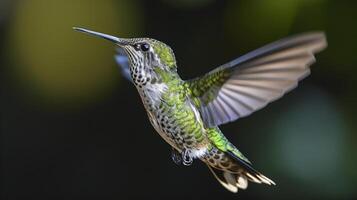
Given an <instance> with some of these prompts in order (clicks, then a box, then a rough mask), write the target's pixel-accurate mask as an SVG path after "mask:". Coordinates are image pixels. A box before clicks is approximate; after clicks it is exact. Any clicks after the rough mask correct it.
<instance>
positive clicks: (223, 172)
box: [205, 150, 275, 193]
mask: <svg viewBox="0 0 357 200" xmlns="http://www.w3.org/2000/svg"><path fill="white" fill-rule="evenodd" d="M222 153H223V154H222ZM217 155H219V159H217V158H218V156H217ZM222 155H223V156H222ZM215 158H216V159H215ZM205 162H206V164H207V166H208V168H209V169H210V171H211V172H212V173H213V175H214V176H215V178H216V179H217V180H218V182H219V183H221V184H222V185H223V186H224V187H225V188H226V189H228V190H229V191H231V192H234V193H236V192H238V188H240V189H246V188H247V187H248V181H251V182H255V183H264V184H267V185H275V183H274V181H272V180H270V179H269V178H268V177H266V176H264V175H263V174H261V173H260V172H258V171H257V170H255V169H254V168H253V167H252V166H251V165H250V164H249V163H247V162H246V161H244V160H242V159H240V158H239V157H237V156H235V155H234V154H233V153H231V152H222V151H219V150H218V152H217V153H216V154H213V155H210V156H209V157H207V158H206V159H205Z"/></svg>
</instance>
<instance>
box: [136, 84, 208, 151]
mask: <svg viewBox="0 0 357 200" xmlns="http://www.w3.org/2000/svg"><path fill="white" fill-rule="evenodd" d="M175 89H176V90H177V88H174V86H173V85H172V84H165V83H154V84H151V83H148V84H146V85H145V87H142V88H139V93H140V96H141V98H142V101H143V104H144V106H145V108H146V110H147V113H148V116H149V119H150V122H151V124H152V125H153V126H154V128H155V130H156V131H157V132H158V133H159V135H160V136H161V137H162V138H163V139H164V140H165V141H166V142H168V143H169V144H170V145H171V146H172V147H174V148H175V149H176V150H177V151H179V152H182V151H184V150H187V151H188V152H189V156H191V157H193V158H196V157H201V156H203V155H204V154H206V153H207V149H208V146H209V141H208V140H207V137H206V136H205V129H204V127H203V124H202V121H201V119H200V116H199V114H198V111H197V110H195V109H196V108H195V107H194V106H192V104H191V102H190V101H189V99H188V98H186V97H185V94H180V93H177V92H173V91H172V90H175ZM182 92H184V91H183V90H182Z"/></svg>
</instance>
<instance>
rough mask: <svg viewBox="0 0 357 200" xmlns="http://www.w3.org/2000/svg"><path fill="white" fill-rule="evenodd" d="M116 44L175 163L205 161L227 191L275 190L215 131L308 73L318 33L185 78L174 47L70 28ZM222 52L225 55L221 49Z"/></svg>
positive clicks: (321, 37) (322, 41)
mask: <svg viewBox="0 0 357 200" xmlns="http://www.w3.org/2000/svg"><path fill="white" fill-rule="evenodd" d="M73 29H74V30H76V31H80V32H83V33H86V34H89V35H93V36H97V37H100V38H104V39H106V40H109V41H111V42H113V43H114V44H115V45H116V46H117V49H118V54H117V55H116V56H115V59H116V61H117V63H118V64H119V66H120V68H121V71H122V74H123V75H124V77H126V78H127V79H128V80H129V81H131V82H132V83H133V84H134V85H135V87H136V89H137V91H138V93H139V95H140V97H141V100H142V102H143V104H144V107H145V110H146V112H147V115H148V118H149V120H150V122H151V124H152V126H153V127H154V129H155V130H156V131H157V133H158V134H159V135H160V136H161V137H162V138H163V139H164V140H165V141H166V142H167V143H168V144H169V145H170V146H171V148H172V153H171V157H172V159H173V161H174V162H175V163H177V164H183V165H187V166H188V165H191V164H192V162H193V160H194V159H200V160H201V161H203V162H204V163H205V164H206V165H207V166H208V168H209V170H210V171H211V172H212V173H213V175H214V177H215V178H216V179H217V180H218V182H219V183H221V184H222V185H223V186H224V187H225V188H226V189H228V190H229V191H231V192H234V193H236V192H238V189H246V188H247V186H248V182H249V181H251V182H255V183H264V184H268V185H275V183H274V182H273V181H272V180H271V179H269V178H268V177H266V176H264V175H263V174H262V173H260V172H259V171H257V170H256V169H254V168H253V167H252V164H251V162H250V161H249V160H248V159H247V158H246V157H245V156H244V155H243V154H242V153H241V152H240V151H239V150H238V149H237V148H236V147H235V146H234V145H233V144H232V143H231V142H230V141H228V139H227V138H226V137H225V136H224V134H223V133H222V132H221V130H220V129H219V127H218V126H220V125H222V124H226V123H228V122H232V121H235V120H237V119H239V118H243V117H246V116H248V115H250V114H252V113H253V112H255V111H257V110H259V109H261V108H263V107H265V106H266V105H267V104H268V103H270V102H272V101H274V100H276V99H278V98H280V97H282V96H283V95H284V94H285V93H287V92H289V91H290V90H292V89H293V88H295V87H296V86H297V84H298V82H299V81H300V80H301V79H303V78H305V77H306V76H307V75H309V74H310V69H309V66H310V65H311V64H312V63H314V61H315V57H314V53H317V52H319V51H321V50H323V49H324V48H325V47H326V46H327V41H326V37H325V34H324V33H323V32H309V33H303V34H298V35H295V36H291V37H288V38H285V39H281V40H278V41H276V42H273V43H271V44H268V45H266V46H263V47H261V48H259V49H257V50H254V51H251V52H249V53H247V54H245V55H243V56H241V57H238V58H236V59H234V60H232V61H230V62H228V63H226V64H223V65H221V66H219V67H217V68H216V69H214V70H212V71H210V72H208V73H206V74H204V75H203V76H201V77H197V78H194V79H190V80H183V79H181V78H180V75H179V74H178V72H177V63H176V59H175V55H174V52H173V50H172V49H171V48H170V47H169V46H168V45H166V44H165V43H163V42H161V41H158V40H156V39H152V38H120V37H115V36H112V35H108V34H104V33H99V32H95V31H91V30H88V29H84V28H77V27H74V28H73ZM220 51H222V50H220Z"/></svg>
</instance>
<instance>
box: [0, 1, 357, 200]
mask: <svg viewBox="0 0 357 200" xmlns="http://www.w3.org/2000/svg"><path fill="white" fill-rule="evenodd" d="M356 8H357V1H337V0H231V1H223V0H222V1H219V0H196V1H194V0H191V1H190V0H155V1H154V0H152V1H145V0H141V1H140V0H102V1H99V0H74V1H69V0H62V1H59V0H58V1H55V0H53V1H48V0H17V1H12V0H2V1H0V36H1V37H0V64H1V88H2V91H1V98H0V105H1V115H2V117H1V142H2V145H1V147H2V151H1V152H2V162H1V163H2V164H1V169H2V174H1V180H2V197H3V199H19V198H21V197H22V198H25V199H30V198H36V199H54V198H56V199H57V198H58V199H72V198H93V197H94V198H106V199H127V198H154V197H157V198H158V197H166V198H171V199H176V198H192V199H193V198H206V199H221V198H223V199H236V198H241V199H263V198H264V199H266V198H275V199H280V198H291V199H317V198H323V199H355V198H356V197H357V190H356V185H357V172H356V169H357V156H356V153H357V136H356V132H357V124H356V122H357V114H356V113H357V104H356V101H357V94H356V87H357V76H356V75H355V73H357V68H356V64H357V56H356V55H355V54H356V52H357V26H356V20H357V12H356ZM73 26H82V27H86V28H90V29H94V30H96V31H100V32H105V33H109V34H113V35H117V36H120V37H152V38H156V39H159V40H161V41H164V42H166V43H167V44H169V45H170V46H171V47H172V48H173V49H174V51H175V53H176V59H177V61H178V65H179V73H180V74H181V75H182V77H183V78H185V79H188V78H192V77H195V76H198V75H201V74H203V73H205V72H207V71H209V70H211V69H213V68H215V67H217V66H219V65H220V64H223V63H225V62H228V61H230V60H232V59H234V58H236V57H238V56H240V55H243V54H244V53H247V52H248V51H250V50H253V49H255V48H258V47H260V46H262V45H264V44H267V43H269V42H272V41H274V40H277V39H279V38H282V37H285V36H288V35H292V34H294V33H301V32H306V31H313V30H322V31H325V33H326V35H327V40H328V43H329V46H328V48H327V49H326V50H325V51H323V52H322V53H320V54H318V55H317V63H315V64H314V65H313V66H312V74H311V76H309V77H308V78H306V79H305V80H304V81H302V82H301V83H300V85H299V87H298V88H297V89H295V90H294V91H292V92H290V93H289V94H287V95H286V96H284V98H282V99H280V100H278V101H277V102H274V103H272V104H269V106H268V107H266V108H265V109H263V110H261V111H258V112H257V113H255V114H253V115H251V116H249V117H247V118H243V119H240V120H239V121H237V122H235V123H231V124H227V125H224V126H222V130H223V131H224V132H225V133H226V135H227V137H228V138H229V139H230V140H231V141H232V143H234V144H236V146H238V147H239V148H240V150H241V151H242V152H243V153H244V154H245V155H246V156H247V157H248V158H249V159H250V160H251V161H253V165H254V166H255V168H256V169H258V170H259V171H262V172H263V173H264V174H265V175H267V176H268V177H270V178H272V179H273V180H274V181H275V182H276V183H277V186H274V187H268V186H265V185H257V184H250V185H249V188H248V189H247V190H246V191H240V192H239V193H238V194H231V193H229V192H227V191H225V190H224V189H223V188H222V187H221V186H220V185H219V184H218V183H217V182H216V181H215V180H214V178H213V176H212V175H211V174H210V173H209V171H208V170H207V169H206V167H205V166H204V165H203V164H202V163H200V162H199V161H198V160H197V161H195V163H194V165H193V166H191V167H189V168H187V167H182V166H176V165H174V164H173V163H172V162H171V159H170V148H169V147H168V145H167V144H165V143H164V142H163V140H161V139H160V138H159V137H158V136H157V135H156V133H155V131H154V129H153V128H152V127H151V125H150V124H149V122H148V120H147V117H146V114H145V111H144V109H143V106H142V105H141V101H140V99H139V97H138V95H137V93H136V91H135V88H134V87H133V86H132V85H131V84H130V83H129V82H127V81H126V80H124V79H122V77H121V76H120V74H119V70H118V69H117V67H116V64H115V61H114V59H113V55H114V53H115V49H114V47H113V45H112V44H110V43H108V42H105V41H102V40H97V39H94V38H91V37H87V36H85V35H83V34H79V33H76V32H74V31H73V30H72V27H73Z"/></svg>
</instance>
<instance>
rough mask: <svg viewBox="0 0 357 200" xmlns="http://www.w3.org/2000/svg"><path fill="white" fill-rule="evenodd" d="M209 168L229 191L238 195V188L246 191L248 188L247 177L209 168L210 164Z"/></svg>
mask: <svg viewBox="0 0 357 200" xmlns="http://www.w3.org/2000/svg"><path fill="white" fill-rule="evenodd" d="M207 166H208V169H210V171H211V172H212V173H213V175H214V177H215V178H216V179H217V180H218V182H219V183H220V184H221V185H223V187H225V188H226V189H227V190H229V191H231V192H234V193H236V192H238V188H241V189H246V188H247V187H248V179H247V177H246V176H244V175H242V174H233V173H231V172H226V171H223V170H219V169H216V168H213V167H211V166H209V165H208V164H207Z"/></svg>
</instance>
